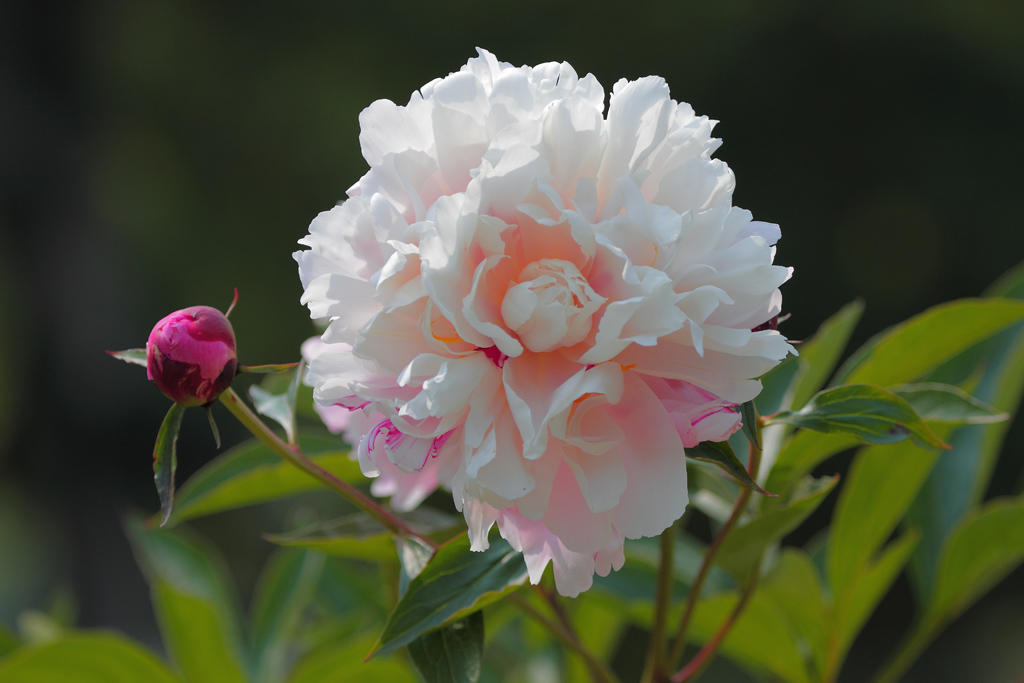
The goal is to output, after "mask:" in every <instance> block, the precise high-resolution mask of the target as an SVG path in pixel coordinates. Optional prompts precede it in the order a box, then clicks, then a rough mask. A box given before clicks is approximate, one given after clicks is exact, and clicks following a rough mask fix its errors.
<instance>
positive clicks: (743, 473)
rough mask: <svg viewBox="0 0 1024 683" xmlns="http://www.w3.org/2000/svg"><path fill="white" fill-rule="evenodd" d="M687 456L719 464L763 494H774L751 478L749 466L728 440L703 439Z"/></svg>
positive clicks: (743, 482) (688, 450)
mask: <svg viewBox="0 0 1024 683" xmlns="http://www.w3.org/2000/svg"><path fill="white" fill-rule="evenodd" d="M686 457H688V458H692V459H694V460H702V461H704V462H710V463H712V464H715V465H718V466H719V467H721V468H722V469H723V470H725V471H726V472H728V473H729V474H731V475H732V476H733V477H734V478H735V479H737V480H738V481H739V482H740V483H741V484H743V485H744V486H746V487H747V488H749V489H753V490H754V491H757V492H758V493H760V494H761V495H762V496H771V495H774V494H771V493H768V492H767V491H765V490H764V489H762V488H761V487H760V486H758V485H757V482H756V481H754V480H753V479H751V478H750V474H749V473H748V472H747V468H746V467H744V466H743V463H741V462H740V461H739V458H737V457H736V454H735V453H734V452H733V450H732V446H730V445H729V442H728V441H701V442H700V443H699V444H697V445H696V446H691V447H690V448H687V449H686Z"/></svg>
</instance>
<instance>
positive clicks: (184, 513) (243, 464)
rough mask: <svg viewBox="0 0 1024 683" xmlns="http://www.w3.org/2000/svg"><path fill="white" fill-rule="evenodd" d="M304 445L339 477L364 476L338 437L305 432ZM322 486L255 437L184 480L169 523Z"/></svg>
mask: <svg viewBox="0 0 1024 683" xmlns="http://www.w3.org/2000/svg"><path fill="white" fill-rule="evenodd" d="M299 445H300V446H301V447H302V450H303V452H304V453H306V454H307V455H309V456H310V458H311V459H312V460H313V462H315V463H317V464H318V465H320V466H321V467H323V468H325V469H327V470H328V471H330V472H331V473H332V474H334V475H335V476H337V477H338V478H339V479H342V480H344V481H348V482H356V481H363V480H364V479H365V477H363V475H362V473H361V472H360V471H359V465H358V464H357V463H355V462H353V461H352V460H351V459H350V458H349V456H348V451H347V450H340V449H339V446H340V440H339V439H338V438H337V437H326V438H325V437H303V438H301V439H300V440H299ZM322 488H323V484H322V483H321V482H320V481H319V480H317V479H314V478H313V477H311V476H309V475H308V474H306V473H304V472H302V471H301V470H299V469H298V468H296V467H294V466H293V465H290V464H288V463H287V462H285V461H284V460H281V458H280V457H278V456H277V455H276V454H274V453H273V452H272V451H271V450H270V449H268V448H267V447H266V446H264V445H263V444H261V443H260V442H258V441H256V440H255V439H253V440H251V441H247V442H245V443H243V444H240V445H238V446H236V447H234V448H232V449H231V450H229V451H227V452H226V453H224V454H223V455H220V456H218V457H217V458H215V459H213V460H212V461H210V462H209V463H207V465H206V466H204V467H203V468H202V469H201V470H199V471H198V472H196V473H195V474H194V475H192V477H190V478H189V480H188V481H186V482H185V484H184V485H183V486H182V487H181V490H180V491H178V495H177V501H176V505H175V508H174V514H173V515H171V520H170V524H171V525H172V526H173V525H175V524H178V523H180V522H183V521H185V520H187V519H193V518H195V517H202V516H203V515H209V514H212V513H215V512H223V511H224V510H233V509H235V508H240V507H245V506H247V505H255V504H257V503H265V502H267V501H271V500H278V499H280V498H285V497H287V496H292V495H295V494H296V493H303V492H305V491H315V490H319V489H322Z"/></svg>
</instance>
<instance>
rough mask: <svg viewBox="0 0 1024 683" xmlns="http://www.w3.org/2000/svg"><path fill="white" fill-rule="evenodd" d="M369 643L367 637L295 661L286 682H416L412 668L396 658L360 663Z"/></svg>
mask: <svg viewBox="0 0 1024 683" xmlns="http://www.w3.org/2000/svg"><path fill="white" fill-rule="evenodd" d="M372 644H373V638H372V636H371V637H364V638H358V639H356V640H348V641H345V642H341V643H339V644H338V646H337V647H334V648H321V649H320V650H318V651H316V652H314V653H312V654H311V655H309V656H308V657H306V658H305V659H303V660H301V661H300V662H299V664H298V665H297V666H296V667H295V669H294V670H293V671H292V673H291V675H290V676H289V677H288V683H420V678H419V676H417V675H416V673H415V672H414V671H413V670H412V668H411V667H409V666H406V665H405V664H404V663H403V662H401V661H400V660H399V659H398V658H396V657H390V658H389V657H377V658H375V659H372V660H370V661H368V662H366V661H363V659H364V657H365V656H366V651H367V650H369V649H370V646H371V645H372Z"/></svg>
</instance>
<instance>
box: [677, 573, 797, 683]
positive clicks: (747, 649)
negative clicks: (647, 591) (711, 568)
mask: <svg viewBox="0 0 1024 683" xmlns="http://www.w3.org/2000/svg"><path fill="white" fill-rule="evenodd" d="M737 599H738V598H737V595H736V594H735V593H724V594H719V595H715V596H713V597H711V598H708V599H707V600H701V601H700V603H698V605H697V609H695V610H694V614H693V621H692V624H691V626H690V633H691V638H692V639H693V640H695V641H697V642H699V643H704V642H707V641H708V640H710V639H711V638H712V637H713V636H714V634H715V633H716V632H717V631H718V629H719V628H720V627H721V625H722V624H723V623H724V622H725V621H726V620H727V619H728V618H729V616H730V615H731V614H732V611H733V608H734V607H735V605H736V601H737ZM721 652H722V653H723V654H725V655H727V656H728V657H730V658H731V659H733V660H735V661H737V662H739V663H740V664H743V665H744V666H746V667H749V668H750V669H752V670H754V671H758V672H763V671H769V672H771V673H773V674H775V675H776V676H778V678H779V679H781V680H783V681H787V683H810V681H811V677H810V673H809V672H808V671H807V666H806V664H805V662H804V658H803V655H802V654H801V652H800V647H799V644H798V642H797V638H796V636H795V634H794V633H793V632H792V631H791V630H790V628H789V624H787V623H786V620H785V619H784V617H783V615H782V614H781V612H780V611H779V610H778V609H776V607H775V605H774V603H773V602H771V601H768V600H765V599H764V598H763V597H762V596H761V595H760V594H759V593H755V594H754V595H753V596H752V597H751V598H750V601H749V603H748V604H747V606H746V609H745V610H744V611H743V613H742V614H741V615H740V617H739V618H738V619H737V620H736V623H735V624H734V625H733V627H732V629H731V630H730V631H729V634H728V635H727V636H726V637H725V640H723V641H722V645H721Z"/></svg>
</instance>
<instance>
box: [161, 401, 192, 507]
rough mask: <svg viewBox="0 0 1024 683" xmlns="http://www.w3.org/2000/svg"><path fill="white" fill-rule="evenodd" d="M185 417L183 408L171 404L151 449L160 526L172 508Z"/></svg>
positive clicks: (176, 404)
mask: <svg viewBox="0 0 1024 683" xmlns="http://www.w3.org/2000/svg"><path fill="white" fill-rule="evenodd" d="M184 416H185V408H184V406H182V405H180V404H178V403H172V404H171V409H170V410H168V411H167V417H165V418H164V421H163V424H161V425H160V431H159V432H157V435H156V446H155V447H154V448H153V480H154V481H155V482H156V492H157V494H158V495H159V496H160V526H163V525H164V524H167V519H168V517H170V516H171V508H173V507H174V472H175V470H177V469H178V452H177V444H178V432H179V431H180V430H181V418H182V417H184Z"/></svg>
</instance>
